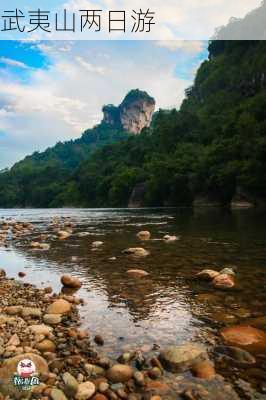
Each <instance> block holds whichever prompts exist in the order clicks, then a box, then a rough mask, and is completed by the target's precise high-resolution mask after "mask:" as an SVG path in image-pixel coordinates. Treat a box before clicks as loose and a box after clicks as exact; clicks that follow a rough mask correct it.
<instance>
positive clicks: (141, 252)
mask: <svg viewBox="0 0 266 400" xmlns="http://www.w3.org/2000/svg"><path fill="white" fill-rule="evenodd" d="M122 253H123V254H127V255H131V256H134V257H146V256H148V255H149V254H150V253H149V252H148V251H147V250H145V249H143V248H142V247H130V248H128V249H126V250H123V251H122Z"/></svg>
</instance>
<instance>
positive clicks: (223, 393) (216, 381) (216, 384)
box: [172, 375, 239, 400]
mask: <svg viewBox="0 0 266 400" xmlns="http://www.w3.org/2000/svg"><path fill="white" fill-rule="evenodd" d="M178 393H179V394H174V393H173V395H175V397H172V398H174V399H176V400H181V399H182V400H183V399H184V400H239V396H238V395H237V393H236V392H235V391H234V390H233V388H232V386H231V385H230V384H228V383H227V382H225V381H224V379H223V378H222V377H221V376H219V375H216V376H215V377H214V378H213V379H208V380H207V379H199V378H185V379H183V380H181V381H180V383H179V385H178Z"/></svg>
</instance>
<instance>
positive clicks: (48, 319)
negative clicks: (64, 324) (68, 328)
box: [43, 314, 61, 325]
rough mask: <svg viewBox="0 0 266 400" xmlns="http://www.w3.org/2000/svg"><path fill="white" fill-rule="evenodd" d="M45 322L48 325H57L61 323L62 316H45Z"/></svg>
mask: <svg viewBox="0 0 266 400" xmlns="http://www.w3.org/2000/svg"><path fill="white" fill-rule="evenodd" d="M43 321H44V322H45V323H46V324H50V325H57V324H60V322H61V314H45V315H44V316H43Z"/></svg>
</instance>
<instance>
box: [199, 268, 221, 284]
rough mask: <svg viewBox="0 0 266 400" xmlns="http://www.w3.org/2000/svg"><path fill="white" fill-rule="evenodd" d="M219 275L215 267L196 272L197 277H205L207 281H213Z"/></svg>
mask: <svg viewBox="0 0 266 400" xmlns="http://www.w3.org/2000/svg"><path fill="white" fill-rule="evenodd" d="M218 275H220V273H219V272H218V271H215V270H213V269H203V270H202V271H200V272H198V273H197V274H196V277H197V278H200V279H203V280H205V281H212V280H213V279H214V278H216V277H217V276H218Z"/></svg>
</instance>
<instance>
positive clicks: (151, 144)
mask: <svg viewBox="0 0 266 400" xmlns="http://www.w3.org/2000/svg"><path fill="white" fill-rule="evenodd" d="M265 74H266V43H265V42H264V41H261V42H258V41H253V42H252V41H250V42H248V41H245V42H244V41H237V42H232V41H228V42H224V41H213V42H211V43H210V44H209V59H208V60H206V61H205V62H203V64H202V65H201V66H200V68H199V70H198V72H197V75H196V78H195V82H194V85H193V86H192V87H191V88H188V89H187V91H186V98H185V100H184V101H183V104H182V106H181V108H180V110H179V111H176V110H168V111H166V110H161V111H159V112H158V113H156V115H155V116H154V118H153V122H152V125H151V126H150V127H149V128H144V129H143V130H142V133H141V134H139V135H130V136H129V137H127V138H126V139H125V136H126V134H125V133H123V132H122V133H121V132H120V133H119V132H118V131H115V130H114V129H113V128H110V127H108V124H105V125H104V129H106V130H107V131H108V132H109V133H108V135H107V137H106V136H105V135H104V142H103V144H105V145H104V146H103V147H101V148H100V149H98V150H96V151H95V152H94V150H95V149H96V147H98V145H97V146H92V145H91V143H90V141H91V142H92V143H98V142H97V140H98V139H97V140H96V142H95V137H97V138H98V136H97V135H100V137H101V134H100V133H99V131H98V129H99V128H97V127H96V128H95V129H94V130H91V131H89V132H88V133H87V134H86V135H85V136H84V135H83V137H82V138H81V139H80V140H77V141H75V142H74V146H73V143H72V144H71V145H70V146H69V147H68V146H65V145H64V146H63V147H62V145H61V144H58V145H56V146H55V147H54V148H52V149H49V150H47V151H46V152H45V153H43V154H41V155H40V154H36V155H33V156H32V157H29V158H28V159H27V158H26V159H25V160H24V161H23V162H22V163H18V164H16V165H15V166H14V167H13V168H12V169H11V170H10V171H9V172H6V173H3V174H2V176H1V178H0V205H1V206H4V207H9V206H18V205H20V206H67V205H74V206H93V207H101V206H114V207H116V206H127V205H128V202H129V198H130V196H131V193H132V190H133V189H134V188H135V187H136V185H138V184H142V185H143V187H145V190H144V192H143V196H142V200H141V205H147V206H164V205H171V206H178V205H191V204H192V203H193V201H195V200H198V199H204V200H205V201H206V202H218V203H220V204H222V205H226V204H229V203H230V201H231V200H232V198H233V197H234V196H236V195H241V196H243V197H244V198H247V199H248V200H249V201H251V202H254V203H257V204H261V203H264V200H265V199H266V173H265V172H266V111H265V110H266V75H265ZM109 129H110V131H109ZM121 135H122V136H121ZM121 139H123V140H122V141H121ZM114 141H115V142H116V143H113V142H114ZM108 143H109V144H108ZM110 143H111V144H110ZM88 144H89V154H90V156H89V157H88Z"/></svg>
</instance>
